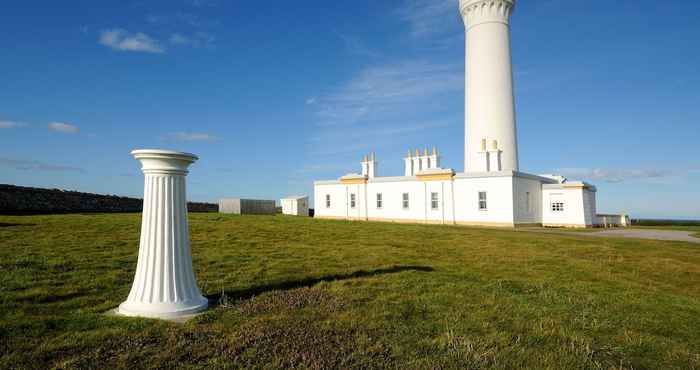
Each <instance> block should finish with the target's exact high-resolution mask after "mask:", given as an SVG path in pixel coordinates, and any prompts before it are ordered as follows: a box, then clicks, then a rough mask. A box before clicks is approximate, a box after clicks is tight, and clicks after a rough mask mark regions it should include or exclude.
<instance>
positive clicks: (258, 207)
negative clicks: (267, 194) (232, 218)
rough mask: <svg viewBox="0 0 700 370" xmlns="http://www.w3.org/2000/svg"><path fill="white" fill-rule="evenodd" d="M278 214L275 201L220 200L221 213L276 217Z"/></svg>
mask: <svg viewBox="0 0 700 370" xmlns="http://www.w3.org/2000/svg"><path fill="white" fill-rule="evenodd" d="M276 212H277V208H276V206H275V201H274V200H259V199H240V198H228V199H219V213H228V214H234V215H274V214H275V213H276Z"/></svg>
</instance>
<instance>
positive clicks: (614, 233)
mask: <svg viewBox="0 0 700 370" xmlns="http://www.w3.org/2000/svg"><path fill="white" fill-rule="evenodd" d="M525 231H533V232H544V233H554V234H560V235H579V236H597V237H613V238H636V239H652V240H671V241H680V242H689V243H699V244H700V239H698V238H695V237H693V236H692V235H693V234H694V233H695V232H688V231H677V230H653V229H608V230H603V231H587V232H575V231H560V230H557V229H525Z"/></svg>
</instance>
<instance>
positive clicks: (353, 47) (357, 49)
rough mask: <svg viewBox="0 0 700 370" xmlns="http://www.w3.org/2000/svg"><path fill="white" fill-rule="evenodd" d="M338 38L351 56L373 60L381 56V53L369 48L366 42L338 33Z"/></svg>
mask: <svg viewBox="0 0 700 370" xmlns="http://www.w3.org/2000/svg"><path fill="white" fill-rule="evenodd" d="M338 36H339V37H340V39H341V40H342V41H343V44H344V45H345V50H347V51H348V53H350V54H353V55H358V56H364V57H372V58H373V57H377V56H379V52H377V51H376V50H374V49H372V48H370V47H369V46H367V44H366V43H365V42H363V41H362V40H360V39H359V38H357V37H354V36H349V35H345V34H342V33H338Z"/></svg>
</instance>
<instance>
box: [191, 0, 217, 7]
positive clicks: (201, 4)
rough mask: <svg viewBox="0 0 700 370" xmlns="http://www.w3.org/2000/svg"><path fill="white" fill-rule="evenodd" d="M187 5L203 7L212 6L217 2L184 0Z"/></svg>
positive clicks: (215, 0) (214, 0)
mask: <svg viewBox="0 0 700 370" xmlns="http://www.w3.org/2000/svg"><path fill="white" fill-rule="evenodd" d="M185 1H186V2H187V3H188V4H189V5H192V6H195V7H198V8H203V7H212V6H216V5H218V4H219V2H218V1H217V0H185Z"/></svg>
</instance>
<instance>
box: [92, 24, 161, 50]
mask: <svg viewBox="0 0 700 370" xmlns="http://www.w3.org/2000/svg"><path fill="white" fill-rule="evenodd" d="M99 41H100V44H102V45H104V46H107V47H109V48H111V49H113V50H117V51H131V52H143V53H155V54H160V53H164V52H165V48H164V47H163V46H162V45H161V44H160V42H159V41H158V40H156V39H153V38H151V37H150V36H148V35H146V34H145V33H141V32H138V33H130V32H128V31H126V30H123V29H120V28H115V29H111V30H104V31H102V32H101V33H100V40H99Z"/></svg>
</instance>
